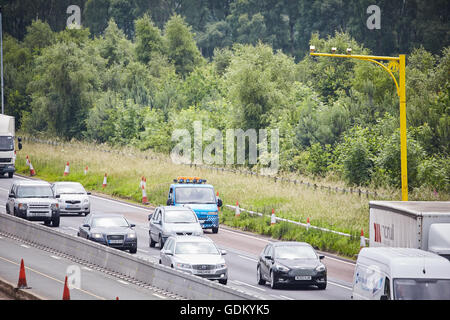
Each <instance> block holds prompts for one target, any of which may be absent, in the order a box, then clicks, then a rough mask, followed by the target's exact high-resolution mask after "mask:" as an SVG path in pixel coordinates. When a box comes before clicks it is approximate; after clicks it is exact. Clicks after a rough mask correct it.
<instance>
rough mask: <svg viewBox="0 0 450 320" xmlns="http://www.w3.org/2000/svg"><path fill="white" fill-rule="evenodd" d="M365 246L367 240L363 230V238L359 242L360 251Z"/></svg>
mask: <svg viewBox="0 0 450 320" xmlns="http://www.w3.org/2000/svg"><path fill="white" fill-rule="evenodd" d="M365 246H366V239H364V230H363V229H361V238H360V241H359V250H361V249H362V248H364V247H365Z"/></svg>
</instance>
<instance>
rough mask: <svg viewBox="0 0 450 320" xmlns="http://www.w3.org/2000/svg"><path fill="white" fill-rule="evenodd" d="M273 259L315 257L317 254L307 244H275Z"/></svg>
mask: <svg viewBox="0 0 450 320" xmlns="http://www.w3.org/2000/svg"><path fill="white" fill-rule="evenodd" d="M275 259H289V260H293V259H317V255H316V253H315V252H314V250H313V249H312V248H311V247H307V246H277V247H276V248H275Z"/></svg>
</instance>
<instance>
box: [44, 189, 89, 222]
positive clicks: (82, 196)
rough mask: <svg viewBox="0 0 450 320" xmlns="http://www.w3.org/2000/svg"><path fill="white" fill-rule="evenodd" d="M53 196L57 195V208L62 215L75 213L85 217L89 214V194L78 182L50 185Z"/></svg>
mask: <svg viewBox="0 0 450 320" xmlns="http://www.w3.org/2000/svg"><path fill="white" fill-rule="evenodd" d="M52 189H53V192H54V194H55V195H59V199H58V201H59V208H60V212H61V213H63V214H67V213H76V214H79V215H81V214H84V215H85V216H87V215H88V214H89V213H90V212H91V203H90V200H89V195H90V194H91V193H90V192H86V190H85V189H84V187H83V185H82V184H81V183H79V182H55V183H53V184H52Z"/></svg>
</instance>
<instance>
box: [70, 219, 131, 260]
mask: <svg viewBox="0 0 450 320" xmlns="http://www.w3.org/2000/svg"><path fill="white" fill-rule="evenodd" d="M133 227H135V225H134V224H130V223H128V221H127V219H125V218H124V217H123V216H122V215H117V214H93V215H88V216H87V217H86V218H85V219H84V222H83V225H82V226H80V229H79V231H78V236H79V237H82V238H86V239H89V240H93V241H95V242H98V243H101V244H104V245H107V246H110V247H113V248H116V249H121V250H130V253H136V252H137V236H136V231H134V229H133Z"/></svg>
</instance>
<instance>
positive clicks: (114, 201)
mask: <svg viewBox="0 0 450 320" xmlns="http://www.w3.org/2000/svg"><path fill="white" fill-rule="evenodd" d="M90 197H92V198H96V199H99V200H104V201H108V202H113V203H115V204H120V205H123V206H126V207H130V208H133V209H140V210H145V211H147V212H149V211H150V208H141V207H137V206H133V205H131V204H127V203H123V202H120V201H118V200H111V199H105V198H102V197H97V196H93V195H90Z"/></svg>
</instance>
